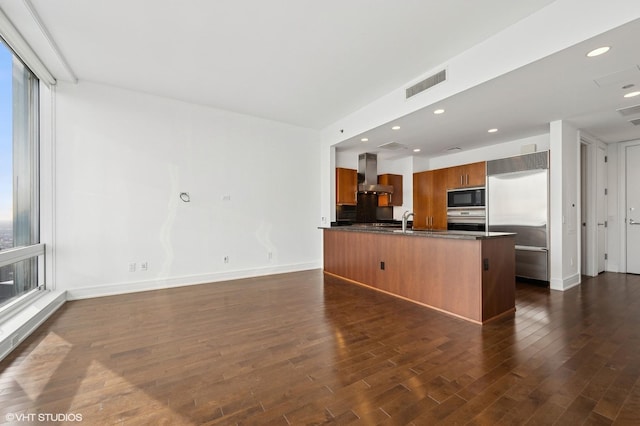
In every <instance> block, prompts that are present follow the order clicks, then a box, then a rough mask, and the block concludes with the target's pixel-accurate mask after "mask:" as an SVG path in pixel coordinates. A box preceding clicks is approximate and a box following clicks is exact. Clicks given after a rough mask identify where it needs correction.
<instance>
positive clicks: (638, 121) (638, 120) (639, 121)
mask: <svg viewBox="0 0 640 426" xmlns="http://www.w3.org/2000/svg"><path fill="white" fill-rule="evenodd" d="M629 123H631V124H633V125H634V126H640V118H634V119H633V120H629Z"/></svg>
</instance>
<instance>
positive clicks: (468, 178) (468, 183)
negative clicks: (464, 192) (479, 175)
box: [467, 175, 469, 186]
mask: <svg viewBox="0 0 640 426" xmlns="http://www.w3.org/2000/svg"><path fill="white" fill-rule="evenodd" d="M467 186H469V175H467Z"/></svg>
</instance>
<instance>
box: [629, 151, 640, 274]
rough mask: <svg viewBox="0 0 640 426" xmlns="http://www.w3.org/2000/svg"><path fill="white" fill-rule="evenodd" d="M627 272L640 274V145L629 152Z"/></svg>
mask: <svg viewBox="0 0 640 426" xmlns="http://www.w3.org/2000/svg"><path fill="white" fill-rule="evenodd" d="M626 154H627V155H626V157H627V164H626V169H627V176H626V186H627V194H626V196H627V213H626V216H627V272H629V273H632V274H640V145H634V146H628V147H627V152H626Z"/></svg>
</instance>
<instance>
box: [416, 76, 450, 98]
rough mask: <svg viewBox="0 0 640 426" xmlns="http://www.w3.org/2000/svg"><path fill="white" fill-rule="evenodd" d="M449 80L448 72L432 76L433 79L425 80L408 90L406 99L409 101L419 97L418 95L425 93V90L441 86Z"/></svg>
mask: <svg viewBox="0 0 640 426" xmlns="http://www.w3.org/2000/svg"><path fill="white" fill-rule="evenodd" d="M446 79H447V70H442V71H440V72H439V73H436V74H434V75H432V76H431V77H428V78H425V79H424V80H422V81H421V82H420V83H418V84H414V85H413V86H411V87H409V88H408V89H406V99H409V98H410V97H412V96H415V95H417V94H418V93H421V92H424V91H425V90H427V89H429V88H431V87H433V86H435V85H436V84H440V83H442V82H443V81H445V80H446Z"/></svg>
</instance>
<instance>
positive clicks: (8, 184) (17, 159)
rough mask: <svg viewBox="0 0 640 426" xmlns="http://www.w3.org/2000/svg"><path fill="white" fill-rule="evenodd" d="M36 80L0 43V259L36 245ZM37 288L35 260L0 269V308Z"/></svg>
mask: <svg viewBox="0 0 640 426" xmlns="http://www.w3.org/2000/svg"><path fill="white" fill-rule="evenodd" d="M38 160H39V149H38V79H37V78H36V77H35V76H34V75H33V73H32V72H31V71H30V70H29V69H28V68H27V67H26V66H25V65H24V64H23V63H22V62H21V61H20V60H19V59H18V58H17V57H16V56H15V55H14V54H13V52H12V51H11V50H10V49H9V48H8V47H7V46H6V45H4V44H3V43H1V42H0V260H2V254H3V251H5V250H7V249H11V248H17V247H25V246H30V245H33V244H38V243H39V242H40V232H39V230H40V226H39V224H40V217H39V176H38V172H39V163H38ZM37 287H38V259H37V258H35V257H34V258H31V259H27V260H21V261H19V262H16V263H13V264H9V265H5V266H3V267H0V306H2V305H3V304H6V303H7V302H8V301H10V300H11V299H13V298H15V297H18V296H21V295H23V294H25V293H27V292H29V291H31V290H33V289H35V288H37Z"/></svg>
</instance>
